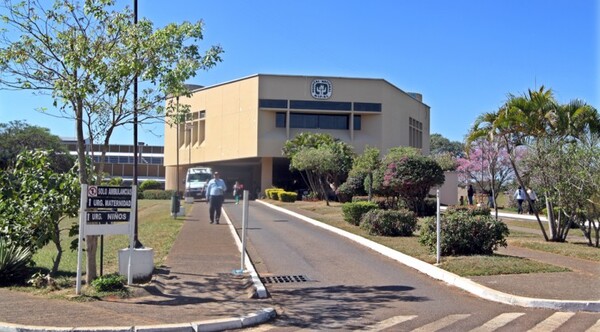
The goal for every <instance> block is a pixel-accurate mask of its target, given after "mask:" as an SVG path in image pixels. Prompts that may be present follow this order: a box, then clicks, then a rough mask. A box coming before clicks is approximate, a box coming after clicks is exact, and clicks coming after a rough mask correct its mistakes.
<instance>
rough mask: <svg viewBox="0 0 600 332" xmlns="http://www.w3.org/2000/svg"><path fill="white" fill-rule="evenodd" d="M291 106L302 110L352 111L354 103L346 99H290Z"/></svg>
mask: <svg viewBox="0 0 600 332" xmlns="http://www.w3.org/2000/svg"><path fill="white" fill-rule="evenodd" d="M290 108H293V109H301V110H327V111H351V110H352V103H351V102H346V101H312V100H290Z"/></svg>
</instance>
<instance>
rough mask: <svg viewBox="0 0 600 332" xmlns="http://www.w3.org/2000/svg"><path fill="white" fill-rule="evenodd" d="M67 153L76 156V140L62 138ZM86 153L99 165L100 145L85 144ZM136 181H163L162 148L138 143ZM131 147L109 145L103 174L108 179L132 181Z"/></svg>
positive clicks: (132, 160)
mask: <svg viewBox="0 0 600 332" xmlns="http://www.w3.org/2000/svg"><path fill="white" fill-rule="evenodd" d="M62 141H63V143H64V144H65V145H66V146H67V149H68V150H69V153H70V154H71V155H73V156H77V140H76V139H74V138H62ZM86 152H87V153H88V154H89V155H90V156H91V157H92V158H93V160H94V164H95V165H96V166H97V165H98V164H99V163H100V156H101V145H99V144H96V145H94V146H93V148H92V146H91V145H90V144H89V142H86ZM138 157H139V159H138V181H139V182H142V181H145V180H156V181H159V182H163V183H164V181H165V167H164V165H163V164H164V148H163V147H162V146H150V145H145V144H144V143H140V145H139V146H138ZM133 162H134V159H133V145H122V144H111V145H109V147H108V150H107V152H106V159H105V164H104V172H105V173H106V174H107V176H108V177H109V178H114V177H120V178H123V181H125V182H131V181H133Z"/></svg>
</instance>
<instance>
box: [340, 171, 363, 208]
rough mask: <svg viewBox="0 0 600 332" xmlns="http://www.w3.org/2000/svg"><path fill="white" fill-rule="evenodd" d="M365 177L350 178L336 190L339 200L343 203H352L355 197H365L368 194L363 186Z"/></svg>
mask: <svg viewBox="0 0 600 332" xmlns="http://www.w3.org/2000/svg"><path fill="white" fill-rule="evenodd" d="M363 181H364V177H354V176H350V177H348V179H346V182H344V183H342V184H341V185H340V186H339V187H338V188H337V190H336V193H335V194H336V195H337V197H338V200H339V201H340V202H342V203H345V202H350V201H352V197H353V196H365V195H366V194H367V192H366V191H365V189H364V186H363Z"/></svg>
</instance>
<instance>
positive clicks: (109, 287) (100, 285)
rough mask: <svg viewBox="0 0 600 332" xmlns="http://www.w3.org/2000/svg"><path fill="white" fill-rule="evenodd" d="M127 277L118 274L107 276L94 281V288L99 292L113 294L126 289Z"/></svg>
mask: <svg viewBox="0 0 600 332" xmlns="http://www.w3.org/2000/svg"><path fill="white" fill-rule="evenodd" d="M125 282H126V280H125V277H124V276H122V275H119V274H117V273H111V274H107V275H104V276H101V277H98V278H97V279H94V280H93V281H92V287H94V289H95V290H96V291H97V292H113V291H119V290H122V289H124V288H125Z"/></svg>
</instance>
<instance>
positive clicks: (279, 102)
mask: <svg viewBox="0 0 600 332" xmlns="http://www.w3.org/2000/svg"><path fill="white" fill-rule="evenodd" d="M287 106H288V101H287V100H286V99H260V100H259V101H258V107H260V108H287Z"/></svg>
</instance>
